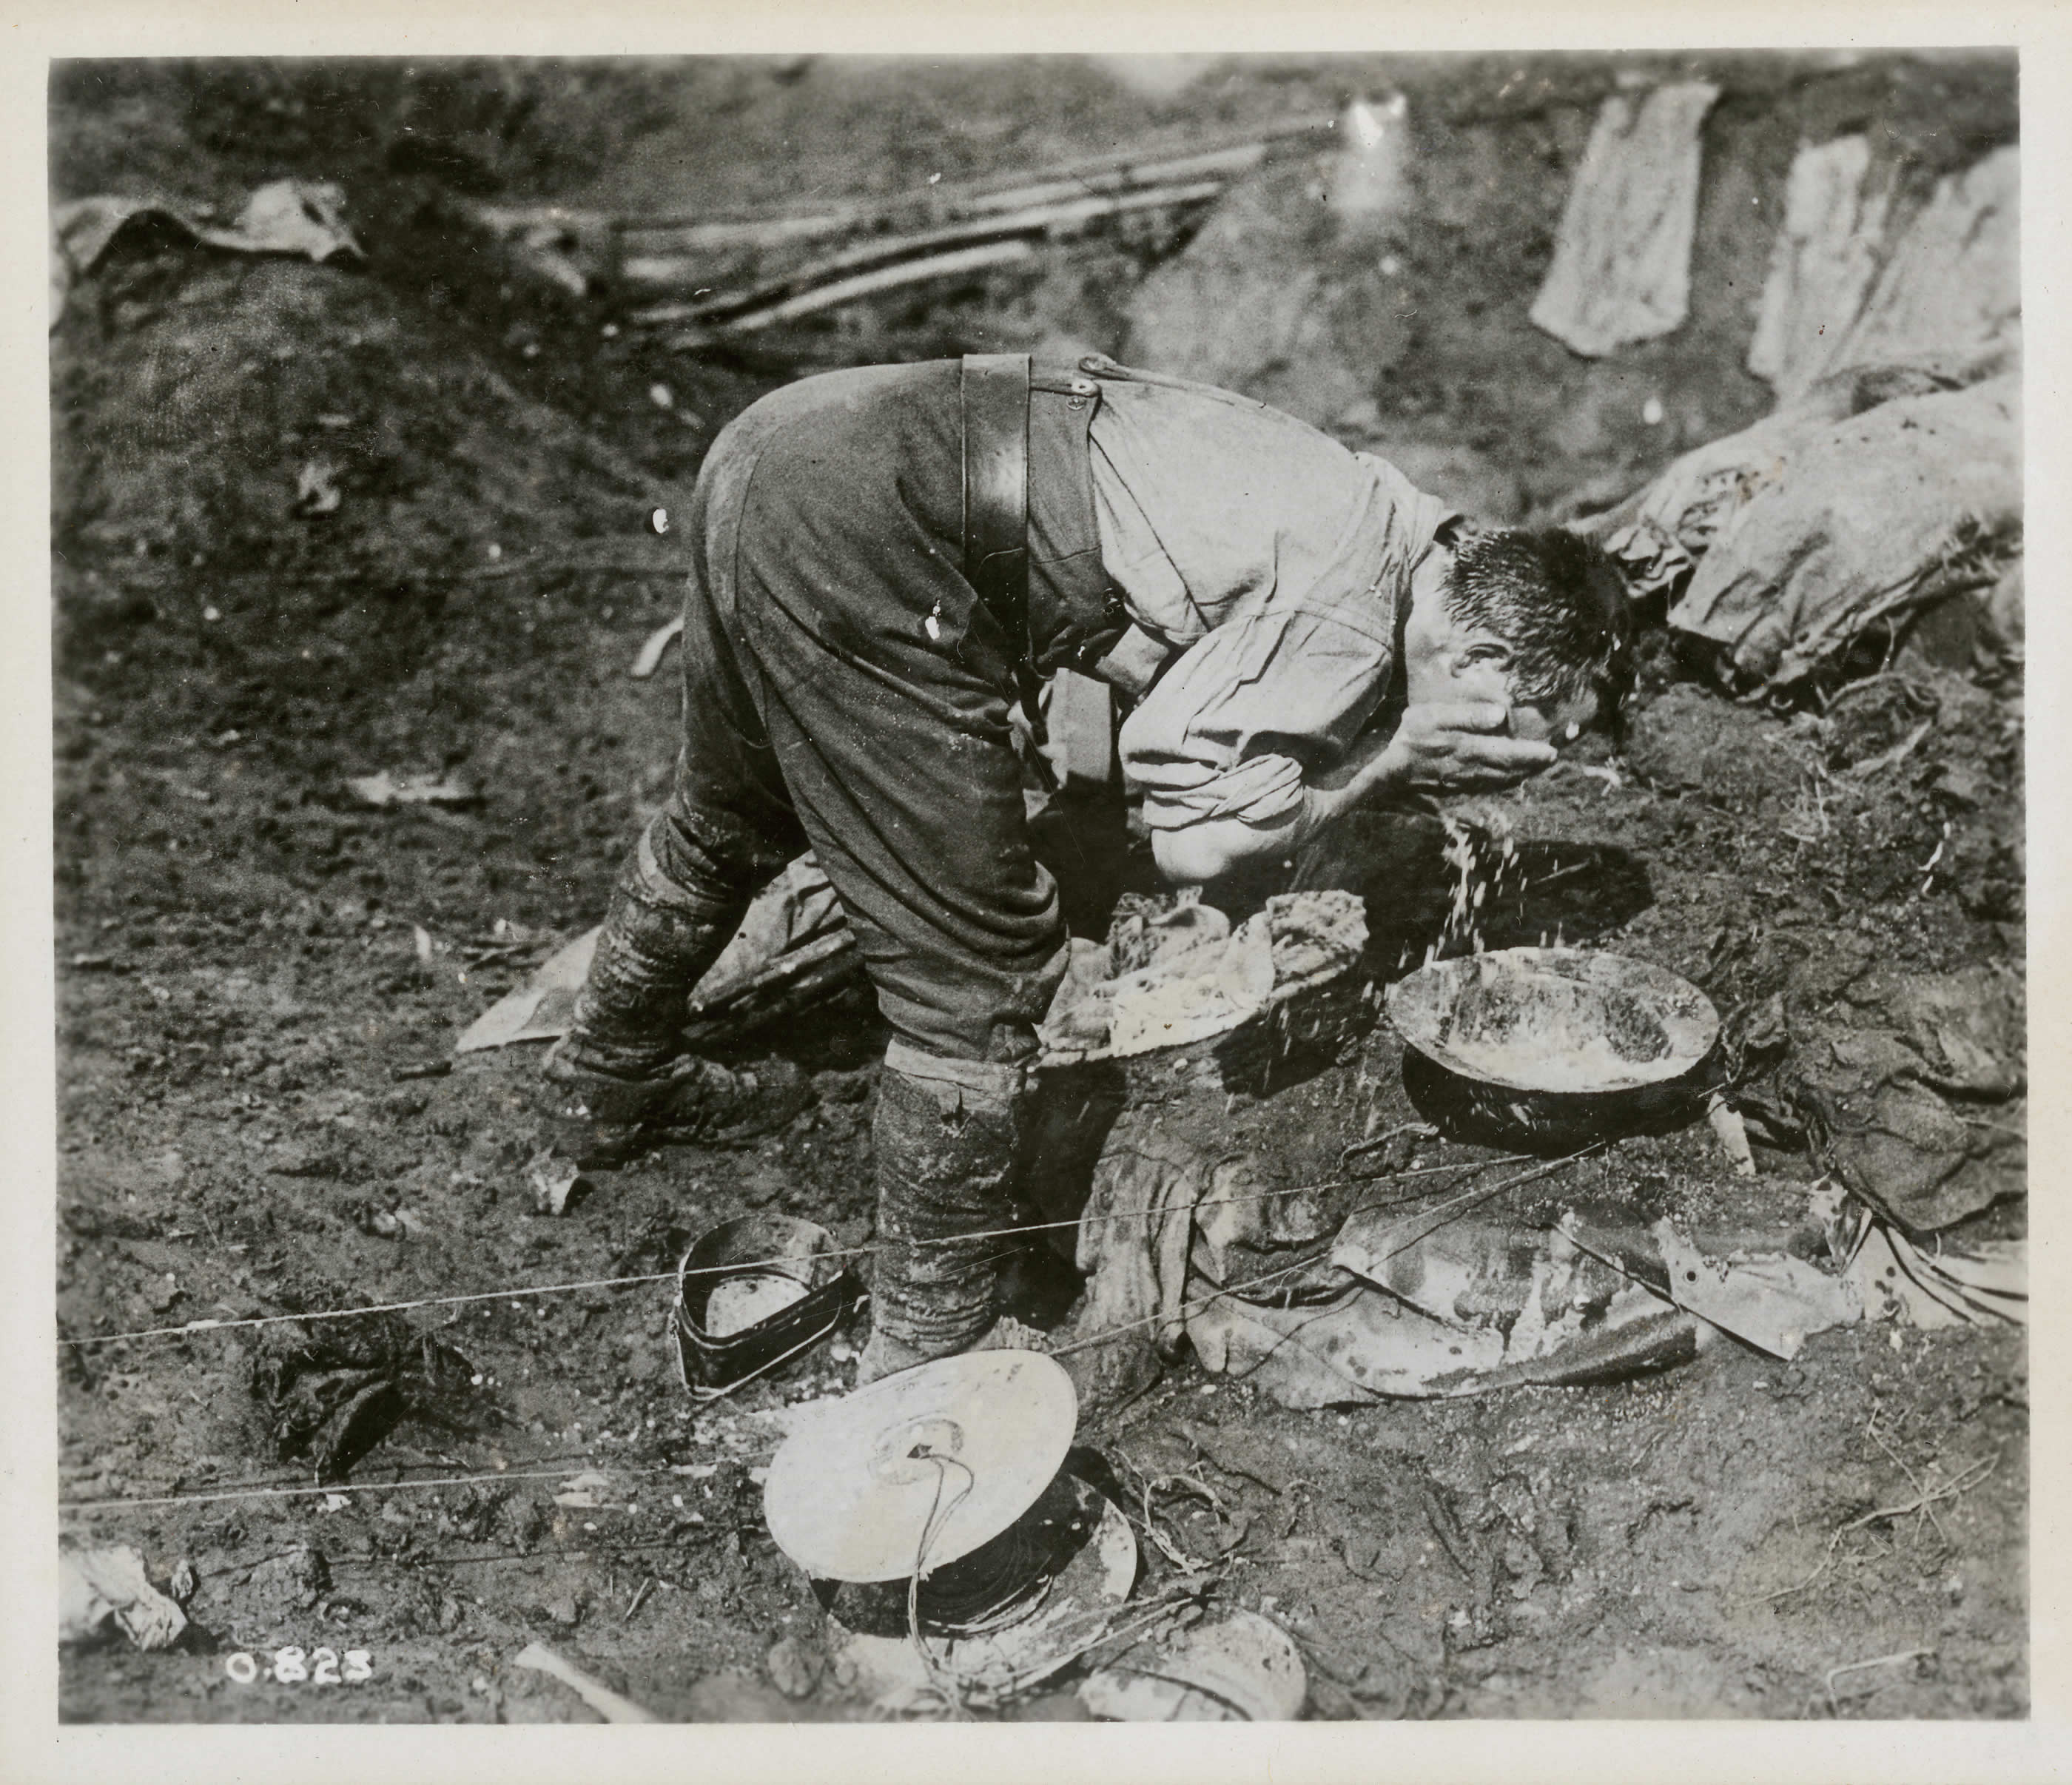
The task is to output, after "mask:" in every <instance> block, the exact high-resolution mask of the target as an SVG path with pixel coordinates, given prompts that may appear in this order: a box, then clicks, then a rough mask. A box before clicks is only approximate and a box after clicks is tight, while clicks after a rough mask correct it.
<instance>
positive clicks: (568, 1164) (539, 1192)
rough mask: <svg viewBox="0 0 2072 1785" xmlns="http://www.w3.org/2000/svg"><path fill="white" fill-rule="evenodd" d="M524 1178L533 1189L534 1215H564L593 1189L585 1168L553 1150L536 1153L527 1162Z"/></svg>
mask: <svg viewBox="0 0 2072 1785" xmlns="http://www.w3.org/2000/svg"><path fill="white" fill-rule="evenodd" d="M525 1181H526V1182H527V1183H528V1184H529V1185H530V1186H531V1187H532V1212H533V1213H534V1214H535V1215H565V1214H567V1213H568V1212H569V1206H570V1205H571V1204H572V1203H575V1202H576V1201H578V1199H581V1198H582V1197H583V1196H585V1195H588V1194H589V1192H590V1189H591V1188H592V1186H591V1184H590V1180H589V1179H588V1178H586V1177H584V1175H583V1174H582V1166H579V1165H578V1164H577V1163H576V1162H574V1160H572V1159H565V1158H561V1155H560V1154H557V1153H555V1152H553V1151H552V1150H549V1151H546V1152H543V1153H537V1154H534V1155H533V1156H532V1158H530V1159H528V1161H527V1162H526V1164H525Z"/></svg>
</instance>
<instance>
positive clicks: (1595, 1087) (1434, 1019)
mask: <svg viewBox="0 0 2072 1785" xmlns="http://www.w3.org/2000/svg"><path fill="white" fill-rule="evenodd" d="M1387 1002H1388V1014H1389V1019H1390V1020H1391V1021H1392V1022H1394V1023H1395V1025H1396V1028H1397V1029H1398V1030H1400V1031H1401V1033H1402V1035H1403V1039H1404V1040H1405V1041H1407V1042H1408V1043H1410V1045H1411V1046H1412V1047H1415V1048H1416V1050H1417V1051H1418V1052H1420V1054H1423V1055H1424V1056H1425V1057H1426V1058H1427V1059H1431V1060H1434V1061H1436V1062H1437V1063H1438V1064H1439V1065H1441V1066H1443V1067H1445V1068H1446V1070H1447V1071H1449V1072H1456V1073H1458V1074H1459V1075H1460V1076H1461V1077H1463V1078H1466V1079H1472V1080H1476V1081H1478V1083H1481V1084H1494V1085H1500V1086H1503V1087H1504V1088H1507V1089H1509V1090H1515V1091H1539V1092H1569V1093H1580V1094H1582V1095H1586V1096H1587V1095H1591V1094H1594V1093H1601V1092H1610V1091H1629V1090H1633V1089H1634V1088H1638V1087H1639V1086H1641V1085H1645V1084H1663V1083H1664V1082H1665V1081H1667V1080H1671V1079H1674V1078H1678V1077H1680V1076H1682V1075H1683V1073H1685V1072H1688V1071H1690V1070H1691V1069H1692V1067H1695V1066H1696V1065H1697V1063H1699V1062H1700V1060H1702V1059H1704V1057H1705V1056H1706V1055H1707V1054H1708V1053H1710V1052H1711V1051H1712V1044H1713V1043H1714V1042H1716V1040H1717V1039H1719V1034H1720V1018H1719V1013H1718V1012H1717V1011H1716V1010H1714V1009H1713V1008H1712V1001H1711V1000H1710V999H1708V997H1706V996H1705V994H1704V993H1703V992H1701V991H1700V990H1699V989H1698V988H1697V987H1696V986H1695V985H1692V984H1691V983H1690V982H1689V981H1688V980H1683V979H1679V978H1678V977H1677V976H1676V975H1675V974H1674V973H1671V972H1669V971H1668V970H1667V969H1666V968H1662V967H1657V966H1655V964H1653V963H1652V962H1651V961H1645V960H1634V959H1632V958H1631V957H1630V956H1626V955H1613V954H1601V953H1597V952H1594V951H1592V950H1589V949H1584V948H1505V949H1502V950H1499V951H1498V952H1494V953H1490V954H1479V955H1469V956H1465V957H1463V958H1461V959H1460V960H1441V961H1435V962H1433V964H1432V965H1430V966H1429V967H1423V968H1420V969H1418V971H1417V972H1416V973H1412V974H1411V975H1409V976H1408V977H1407V978H1404V979H1401V980H1399V981H1397V982H1396V984H1395V985H1392V986H1390V987H1389V989H1388V993H1387Z"/></svg>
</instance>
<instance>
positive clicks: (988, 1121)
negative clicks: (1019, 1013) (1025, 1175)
mask: <svg viewBox="0 0 2072 1785" xmlns="http://www.w3.org/2000/svg"><path fill="white" fill-rule="evenodd" d="M1027 1080H1028V1076H1027V1073H1026V1070H1025V1069H1024V1068H1023V1067H1019V1066H1000V1065H984V1064H980V1063H976V1062H974V1061H967V1060H950V1059H936V1058H934V1057H933V1056H931V1055H925V1054H923V1053H921V1052H919V1051H918V1050H917V1049H915V1048H912V1047H906V1046H905V1045H904V1044H902V1043H894V1045H893V1047H891V1048H890V1050H889V1051H887V1053H886V1059H885V1072H884V1076H883V1077H882V1079H881V1080H879V1083H878V1117H877V1121H876V1125H875V1126H874V1129H873V1130H872V1144H873V1147H874V1150H875V1153H876V1155H877V1171H878V1245H879V1251H878V1257H877V1261H876V1264H875V1265H874V1269H873V1275H872V1281H871V1291H870V1306H871V1339H870V1345H869V1347H867V1348H866V1349H865V1353H864V1357H863V1362H862V1366H861V1373H860V1375H859V1378H858V1380H859V1381H870V1380H875V1379H876V1378H877V1377H878V1376H886V1375H889V1374H890V1372H893V1371H894V1370H900V1369H905V1368H909V1367H910V1366H911V1365H913V1364H915V1363H925V1362H927V1360H928V1359H931V1358H938V1357H947V1356H949V1355H951V1354H952V1353H953V1352H957V1351H964V1350H967V1349H968V1348H969V1347H971V1345H972V1343H973V1342H974V1341H976V1339H980V1337H982V1336H983V1335H985V1331H986V1330H987V1328H988V1327H989V1326H991V1325H992V1324H993V1314H994V1312H995V1310H994V1306H993V1302H994V1292H995V1289H996V1286H997V1280H998V1277H999V1272H1000V1267H1001V1263H1002V1262H1003V1261H1004V1260H1005V1259H1006V1258H1008V1257H1009V1256H1012V1255H1013V1253H1014V1252H1015V1251H1016V1250H1017V1242H1016V1241H1015V1240H1013V1239H1012V1238H1009V1237H1005V1236H1000V1235H998V1234H997V1233H995V1235H994V1236H993V1238H990V1239H981V1240H972V1239H964V1238H962V1237H960V1236H964V1235H967V1234H972V1233H976V1232H981V1231H992V1230H996V1229H999V1228H1005V1227H1007V1226H1009V1224H1011V1223H1012V1222H1013V1189H1014V1180H1015V1171H1016V1166H1017V1160H1018V1157H1019V1154H1020V1151H1021V1146H1022V1135H1023V1130H1024V1129H1025V1127H1026V1125H1027V1117H1028V1105H1029V1089H1028V1082H1027Z"/></svg>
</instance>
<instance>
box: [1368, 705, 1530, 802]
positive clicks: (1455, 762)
mask: <svg viewBox="0 0 2072 1785" xmlns="http://www.w3.org/2000/svg"><path fill="white" fill-rule="evenodd" d="M1516 711H1517V709H1515V708H1512V707H1508V706H1505V705H1502V704H1501V703H1500V702H1498V701H1465V702H1462V703H1461V704H1459V705H1429V706H1412V707H1407V708H1405V709H1404V714H1403V720H1402V722H1401V723H1400V725H1398V726H1396V732H1395V735H1394V736H1392V738H1390V739H1389V740H1388V743H1387V747H1386V748H1385V749H1384V750H1383V752H1382V756H1381V765H1380V766H1381V767H1382V769H1383V775H1384V778H1385V779H1387V782H1388V783H1389V784H1391V785H1392V786H1394V787H1396V788H1400V789H1407V790H1408V791H1411V792H1418V793H1498V792H1503V789H1505V788H1513V787H1516V786H1517V785H1518V784H1519V782H1521V781H1524V780H1528V779H1531V777H1532V776H1533V775H1537V774H1539V773H1540V772H1541V771H1543V770H1544V769H1546V768H1548V767H1552V764H1553V763H1554V761H1555V759H1556V755H1557V754H1558V752H1556V750H1555V748H1554V746H1552V744H1551V743H1547V742H1541V741H1540V740H1539V739H1536V738H1527V737H1519V736H1517V735H1515V734H1514V733H1513V730H1512V719H1513V715H1514V714H1515V712H1516Z"/></svg>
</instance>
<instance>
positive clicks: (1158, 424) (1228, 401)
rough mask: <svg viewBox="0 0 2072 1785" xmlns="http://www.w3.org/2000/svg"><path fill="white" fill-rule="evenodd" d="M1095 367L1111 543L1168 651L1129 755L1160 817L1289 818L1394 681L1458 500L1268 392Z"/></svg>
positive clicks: (1126, 739)
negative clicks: (1271, 405) (1412, 599)
mask: <svg viewBox="0 0 2072 1785" xmlns="http://www.w3.org/2000/svg"><path fill="white" fill-rule="evenodd" d="M1085 369H1086V370H1087V371H1089V372H1096V374H1097V375H1099V376H1100V378H1101V403H1100V408H1099V409H1097V410H1096V412H1095V415H1094V418H1093V424H1092V427H1091V434H1090V441H1091V451H1092V459H1093V486H1094V506H1095V510H1096V515H1097V516H1098V519H1099V523H1100V541H1101V557H1102V559H1103V561H1104V565H1105V566H1106V569H1107V571H1108V576H1109V578H1110V579H1111V580H1112V582H1114V583H1115V584H1116V586H1117V588H1119V589H1120V590H1121V592H1122V595H1123V599H1124V606H1125V607H1127V609H1128V613H1129V617H1130V619H1131V620H1132V621H1133V623H1135V625H1136V626H1137V627H1138V628H1139V629H1140V630H1141V632H1142V633H1144V634H1145V635H1148V636H1149V640H1150V641H1153V644H1152V649H1151V651H1150V653H1149V656H1150V660H1151V661H1152V662H1153V663H1156V662H1157V661H1158V660H1161V658H1162V659H1164V660H1165V662H1166V667H1165V669H1164V672H1163V673H1162V675H1161V676H1160V677H1159V678H1158V680H1157V682H1156V684H1155V685H1153V687H1152V688H1151V689H1150V690H1149V693H1147V694H1145V697H1144V698H1143V700H1142V701H1141V702H1140V704H1139V705H1137V709H1136V710H1135V711H1134V712H1133V713H1132V714H1131V715H1130V717H1129V718H1128V721H1127V722H1125V723H1124V726H1123V728H1122V734H1121V739H1120V742H1121V753H1122V759H1123V767H1124V773H1125V774H1126V775H1128V778H1129V779H1130V780H1131V781H1132V782H1133V784H1135V785H1136V786H1137V788H1140V789H1141V791H1142V793H1143V796H1144V817H1145V822H1146V824H1148V825H1150V826H1151V827H1152V828H1153V829H1178V828H1179V827H1181V826H1182V825H1191V824H1195V823H1198V822H1200V821H1202V820H1204V819H1210V818H1228V817H1236V818H1242V819H1244V820H1245V821H1247V822H1248V823H1251V824H1256V825H1264V824H1268V823H1271V822H1272V821H1274V820H1275V819H1276V818H1279V817H1281V816H1283V815H1284V814H1286V813H1288V812H1292V811H1293V810H1295V809H1296V808H1298V807H1299V806H1300V804H1301V800H1302V777H1303V774H1304V772H1305V770H1312V771H1313V770H1316V769H1320V768H1325V767H1329V766H1330V764H1331V763H1334V762H1335V761H1336V760H1338V758H1339V757H1341V756H1342V755H1343V753H1344V752H1345V751H1346V748H1347V747H1348V746H1350V744H1351V742H1353V740H1354V738H1355V737H1357V736H1358V735H1359V732H1360V730H1361V729H1362V728H1363V726H1365V725H1366V724H1367V721H1368V720H1369V719H1370V718H1372V717H1373V715H1374V713H1375V709H1376V708H1377V707H1378V706H1379V705H1380V703H1381V701H1382V700H1383V697H1385V696H1386V694H1387V690H1388V684H1389V678H1390V676H1391V674H1392V672H1393V669H1394V667H1395V654H1396V635H1397V631H1398V627H1399V621H1400V615H1401V614H1402V612H1403V611H1404V605H1405V604H1406V603H1407V602H1408V598H1409V591H1410V573H1411V571H1412V569H1413V568H1414V567H1415V566H1416V564H1417V562H1418V561H1419V560H1420V558H1421V557H1423V556H1424V553H1425V552H1426V551H1427V549H1429V547H1430V545H1431V543H1432V539H1433V535H1434V534H1435V533H1437V531H1438V530H1439V529H1440V528H1441V527H1442V526H1443V525H1445V523H1446V522H1447V521H1448V520H1451V519H1453V518H1454V516H1455V515H1456V513H1457V511H1456V510H1454V509H1453V508H1449V507H1448V506H1447V505H1446V504H1445V503H1443V502H1441V500H1439V499H1438V498H1437V497H1436V496H1428V495H1426V494H1425V493H1424V491H1420V490H1419V489H1417V488H1416V487H1415V486H1413V485H1412V483H1410V481H1409V479H1407V478H1406V477H1404V475H1403V474H1402V473H1401V472H1400V471H1397V470H1396V468H1395V467H1393V466H1392V465H1389V464H1387V463H1383V461H1382V460H1380V459H1375V458H1371V457H1370V456H1368V455H1367V454H1356V453H1354V452H1351V451H1350V450H1347V449H1346V447H1344V446H1340V445H1339V444H1338V442H1336V441H1334V440H1332V439H1330V438H1328V437H1327V436H1326V435H1324V434H1320V433H1318V431H1317V430H1315V429H1314V428H1312V427H1309V426H1305V424H1303V423H1302V422H1297V421H1296V420H1294V419H1293V417H1290V416H1287V415H1284V414H1281V413H1280V412H1279V411H1277V410H1275V409H1268V408H1267V407H1266V406H1265V405H1264V404H1260V403H1256V402H1253V401H1251V400H1250V399H1249V398H1247V397H1237V396H1234V395H1232V394H1231V393H1228V392H1225V391H1219V390H1214V389H1210V388H1209V387H1207V386H1205V385H1192V384H1185V383H1182V382H1180V381H1178V380H1170V379H1165V378H1159V377H1154V376H1150V375H1148V374H1145V373H1142V372H1135V371H1129V372H1124V370H1123V369H1122V368H1119V367H1116V366H1114V365H1112V364H1111V363H1110V362H1108V361H1106V360H1089V361H1087V362H1086V363H1085ZM1126 654H1127V652H1118V653H1117V655H1118V656H1124V655H1126ZM1176 654H1177V655H1176ZM1140 660H1141V653H1140Z"/></svg>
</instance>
